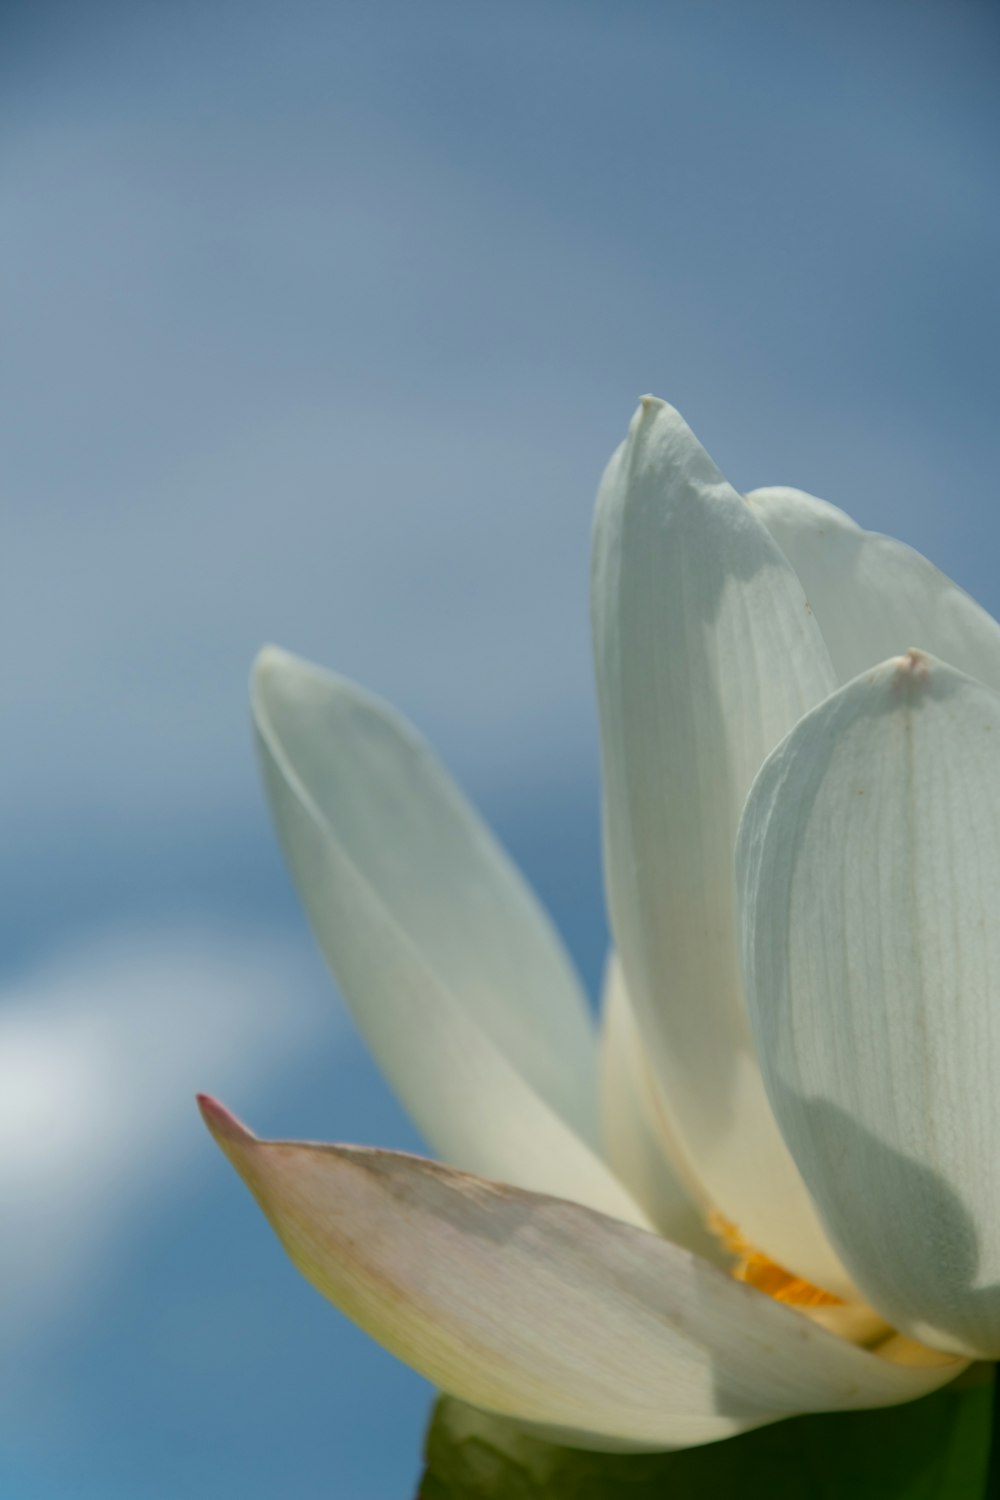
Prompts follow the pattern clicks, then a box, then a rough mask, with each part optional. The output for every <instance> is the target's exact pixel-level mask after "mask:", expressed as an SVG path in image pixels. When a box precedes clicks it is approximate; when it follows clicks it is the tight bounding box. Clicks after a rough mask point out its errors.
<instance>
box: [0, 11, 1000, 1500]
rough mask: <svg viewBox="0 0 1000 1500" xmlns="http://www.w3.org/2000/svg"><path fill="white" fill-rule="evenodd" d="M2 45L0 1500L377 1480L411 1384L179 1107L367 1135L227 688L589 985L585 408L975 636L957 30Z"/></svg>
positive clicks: (599, 461)
mask: <svg viewBox="0 0 1000 1500" xmlns="http://www.w3.org/2000/svg"><path fill="white" fill-rule="evenodd" d="M3 29H4V33H5V35H4V44H3V47H2V49H0V101H2V102H0V120H2V126H3V140H4V150H3V155H2V166H0V194H2V198H3V206H2V212H3V222H4V226H5V233H4V236H3V243H2V245H0V272H2V285H3V287H4V292H3V294H2V295H3V300H4V308H3V329H4V331H3V346H4V352H5V356H6V358H5V359H4V361H3V370H2V372H0V383H2V390H0V421H2V423H3V426H4V429H5V431H4V439H3V451H4V454H5V471H6V485H5V489H6V494H7V499H6V502H5V511H4V514H5V524H4V545H3V549H2V556H0V575H2V577H0V582H2V587H0V611H2V612H3V616H4V623H5V630H4V639H5V641H6V649H5V652H4V672H3V692H4V701H5V708H6V713H5V718H4V765H5V775H4V777H3V778H2V782H0V819H2V825H3V827H4V839H3V844H2V848H0V879H2V882H3V888H4V903H3V911H4V926H3V942H2V946H0V1200H2V1201H3V1202H4V1204H5V1207H4V1214H3V1218H4V1224H5V1231H4V1240H3V1242H2V1243H0V1335H2V1341H3V1347H4V1357H3V1364H2V1365H0V1493H3V1494H8V1493H9V1494H11V1495H16V1496H17V1497H18V1500H91V1497H93V1500H98V1497H99V1500H117V1497H119V1496H121V1497H128V1500H147V1497H148V1500H154V1497H156V1500H159V1497H164V1500H166V1497H168V1496H170V1497H176V1496H177V1495H179V1494H183V1495H184V1496H185V1497H192V1500H200V1497H206V1500H207V1497H212V1500H217V1497H219V1496H226V1495H229V1494H232V1495H239V1496H240V1497H241V1500H255V1497H258V1496H259V1497H261V1500H263V1497H272V1496H274V1495H276V1494H279V1493H280V1494H281V1495H282V1496H287V1497H288V1500H313V1497H317V1500H318V1497H320V1496H327V1495H331V1494H335V1493H336V1494H339V1493H343V1494H350V1495H351V1496H352V1497H356V1500H366V1497H369V1496H370V1497H372V1500H374V1497H376V1496H377V1497H384V1496H387V1495H406V1494H408V1493H409V1487H410V1486H411V1485H412V1480H413V1476H414V1474H415V1472H416V1469H417V1458H416V1452H417V1443H418V1438H419V1434H420V1431H421V1428H422V1424H423V1420H424V1415H425V1411H426V1407H427V1402H428V1398H429V1392H428V1390H427V1388H426V1387H425V1386H424V1385H423V1383H422V1382H420V1381H419V1380H418V1379H417V1378H416V1377H414V1376H412V1375H410V1374H409V1372H407V1371H405V1370H402V1369H401V1368H400V1367H399V1366H397V1365H396V1364H395V1363H394V1362H393V1361H392V1360H391V1359H390V1358H389V1357H388V1356H387V1355H384V1354H382V1352H381V1351H379V1350H377V1349H376V1348H375V1347H374V1346H372V1345H370V1344H369V1343H368V1341H367V1340H365V1339H364V1338H363V1337H362V1336H361V1335H360V1334H358V1333H357V1332H356V1331H355V1330H353V1329H352V1328H351V1327H350V1326H349V1325H348V1324H347V1323H346V1322H345V1321H344V1320H343V1319H341V1318H340V1317H339V1316H338V1315H337V1314H336V1313H335V1312H334V1311H333V1310H332V1309H330V1308H328V1307H327V1306H326V1305H325V1304H324V1303H322V1302H321V1301H320V1300H319V1299H318V1298H317V1297H316V1296H315V1294H313V1293H312V1292H311V1291H310V1289H309V1288H308V1287H306V1286H305V1284H304V1283H302V1282H300V1281H299V1280H298V1279H297V1278H296V1277H295V1275H294V1274H293V1273H292V1272H291V1270H290V1269H289V1268H288V1267H287V1265H286V1264H285V1262H284V1260H283V1258H282V1256H281V1254H280V1252H279V1250H278V1249H277V1246H276V1245H275V1243H274V1242H273V1241H272V1239H271V1237H270V1236H269V1233H268V1231H267V1230H266V1228H265V1226H264V1225H263V1223H262V1221H260V1219H259V1216H258V1214H257V1211H256V1210H255V1209H254V1207H253V1205H252V1204H251V1202H250V1200H249V1198H248V1196H247V1195H246V1194H245V1193H244V1192H243V1190H242V1189H241V1187H240V1185H239V1184H238V1183H237V1182H236V1181H235V1179H234V1178H233V1177H232V1174H231V1173H230V1172H229V1171H228V1169H226V1168H225V1167H224V1165H223V1163H222V1162H221V1160H220V1158H219V1157H218V1154H217V1153H216V1152H215V1151H214V1149H213V1148H212V1147H211V1145H210V1143H209V1142H208V1141H207V1139H206V1138H205V1137H204V1134H203V1132H202V1130H201V1127H200V1124H199V1122H198V1121H197V1117H196V1115H195V1113H194V1110H193V1107H192V1105H191V1095H192V1093H193V1091H194V1090H195V1089H196V1088H208V1089H211V1090H213V1091H215V1092H219V1093H222V1094H223V1095H224V1096H225V1097H226V1098H227V1100H228V1102H230V1103H231V1104H233V1105H234V1106H235V1107H237V1108H239V1109H240V1110H241V1112H243V1113H244V1114H245V1115H246V1116H247V1117H248V1118H249V1119H250V1120H251V1122H252V1123H254V1124H255V1125H256V1126H257V1128H259V1129H260V1130H261V1131H264V1132H268V1133H282V1134H291V1135H300V1136H313V1137H320V1138H323V1137H327V1138H341V1139H354V1140H362V1141H371V1142H378V1143H381V1144H387V1145H398V1146H409V1147H413V1146H415V1145H416V1144H417V1143H416V1140H415V1138H414V1136H413V1134H412V1132H411V1131H410V1128H409V1126H408V1124H407V1123H406V1121H405V1120H404V1118H403V1117H402V1115H401V1113H400V1112H399V1110H398V1109H397V1108H396V1106H395V1105H394V1104H393V1102H392V1101H391V1099H390V1098H389V1097H388V1095H387V1093H386V1091H385V1090H384V1088H383V1087H382V1085H381V1083H380V1081H379V1079H378V1076H377V1074H376V1073H375V1071H374V1069H373V1068H372V1066H371V1064H370V1063H369V1062H368V1061H367V1059H366V1058H365V1056H364V1054H363V1052H362V1050H361V1048H360V1046H359V1045H358V1043H357V1042H356V1040H355V1039H354V1037H353V1034H352V1032H351V1030H350V1026H349V1023H348V1021H347V1020H346V1019H345V1017H344V1014H343V1012H342V1009H341V1007H340V1003H339V1001H338V1000H337V998H336V996H335V994H334V993H333V991H332V989H331V987H330V985H329V984H328V982H327V980H326V978H325V975H324V973H323V971H322V968H321V965H320V963H319V960H318V959H317V958H316V956H315V955H314V954H313V951H312V948H311V946H310V943H309V940H308V937H307V935H306V933H305V931H304V926H303V923H302V920H301V918H300V917H299V914H298V911H297V908H296V906H295V903H294V901H293V899H292V897H291V895H290V893H289V890H288V888H287V885H286V882H285V879H284V875H283V872H282V870H281V868H280V865H279V862H278V858H277V855H276V852H275V850H274V848H273V846H272V842H271V837H270V831H269V829H268V827H267V824H266V819H265V815H264V811H263V807H262V802H261V798H260V795H259V792H258V788H257V784H256V775H255V769H254V765H253V759H252V754H251V748H250V742H249V735H248V729H247V713H246V707H245V682H246V675H247V670H248V666H249V662H250V660H251V658H252V656H253V654H254V652H255V650H256V649H257V647H258V645H259V644H260V643H261V642H263V641H264V640H268V639H272V640H277V641H279V642H280V643H281V644H283V645H285V646H288V647H290V648H292V649H294V650H297V651H299V652H302V653H303V654H306V655H309V656H312V657H314V658H316V659H318V660H321V661H324V662H326V663H328V664H329V665H331V666H335V667H336V668H338V669H339V670H341V671H343V672H346V673H348V674H350V675H353V676H356V677H358V678H360V679H362V680H363V681H364V682H366V683H367V684H368V685H370V686H372V687H374V688H376V689H377V690H379V691H380V692H382V693H383V694H385V695H386V696H388V697H390V698H391V699H393V700H394V701H395V702H397V703H398V704H400V705H401V706H402V707H403V708H404V709H405V710H406V711H407V712H408V713H409V714H410V715H411V716H412V717H413V718H414V719H415V720H416V721H417V722H418V723H419V725H420V726H421V728H422V729H423V730H424V731H425V732H426V733H428V734H429V735H430V737H431V738H432V740H433V741H434V742H435V743H436V745H437V746H438V748H439V749H440V751H441V752H442V754H443V756H444V758H445V759H446V760H447V762H448V763H449V764H450V765H451V766H452V768H453V769H454V771H455V773H456V774H457V775H458V777H459V779H460V780H461V782H462V783H463V785H464V786H465V787H466V788H467V789H468V790H469V791H470V793H471V794H472V795H473V796H474V798H475V800H476V801H477V802H478V803H479V805H480V806H481V807H482V808H483V809H484V810H485V812H486V814H487V816H488V817H489V818H490V820H491V822H492V823H493V824H494V826H495V827H496V828H497V829H498V830H499V832H500V833H501V836H502V837H503V838H504V840H505V841H506V843H507V844H508V846H509V847H510V848H511V849H512V850H513V851H514V853H515V854H516V856H517V857H518V858H519V859H520V860H521V862H522V864H523V865H524V866H525V868H526V869H527V870H528V872H529V874H530V876H531V877H532V879H533V880H534V881H535V883H536V885H537V886H538V887H539V889H540V890H541V891H542V893H543V895H544V896H545V898H546V900H547V901H548V902H549V904H550V907H551V909H552V910H553V912H554V914H555V916H556V919H557V921H558V923H559V925H560V927H561V928H562V931H563V933H564V935H565V936H566V939H567V941H568V942H569V944H570V947H571V949H572V951H573V952H574V954H575V955H576V957H577V959H578V961H579V963H580V965H581V968H582V970H583V972H584V975H585V977H586V979H587V981H588V984H589V985H590V986H591V988H593V987H594V985H595V983H596V978H597V974H598V971H599V967H600V962H601V957H602V953H603V949H604V945H605V927H604V917H603V912H602V905H601V892H600V873H599V864H598V860H599V852H598V844H597V760H596V749H595V740H594V719H593V705H592V692H591V682H590V663H589V654H588V621H587V556H588V545H589V530H590V514H591V505H592V498H593V493H594V489H595V485H596V481H597V478H598V476H599V474H600V470H601V468H602V466H603V464H604V462H605V460H606V458H607V456H608V454H609V453H610V451H611V449H612V448H613V447H614V445H615V444H616V443H617V441H618V440H619V438H620V436H621V435H622V433H623V431H624V427H625V425H626V423H627V421H628V418H629V415H630V413H631V410H632V407H633V406H634V403H635V400H636V398H637V397H638V395H640V394H641V393H642V392H643V391H645V390H653V391H655V392H657V393H658V394H660V395H663V396H666V397H667V398H669V399H671V400H673V401H674V402H675V403H676V404H677V405H679V406H680V407H681V408H682V410H683V411H684V412H685V414H686V415H687V416H688V417H689V419H690V421H691V422H692V424H693V426H694V427H695V429H696V431H697V432H698V433H699V435H700V436H701V437H702V438H703V440H704V441H705V442H706V444H707V446H708V447H709V449H710V451H711V452H712V453H713V455H714V456H715V457H716V459H717V460H718V461H719V462H720V464H721V465H722V466H723V468H724V469H725V470H726V472H727V473H728V474H729V476H730V478H731V479H732V480H733V481H734V482H735V483H736V484H737V485H739V486H741V487H743V488H751V487H753V486H754V485H758V484H762V483H768V482H771V483H791V484H799V485H802V486H803V487H805V488H808V489H812V490H813V491H814V492H815V493H818V494H821V495H823V496H825V497H826V498H828V499H831V500H834V501H836V502H837V503H839V504H841V505H843V506H844V507H845V508H847V509H848V510H850V511H852V513H853V514H855V515H856V516H857V518H858V519H859V520H861V521H862V522H863V523H864V524H866V525H869V526H873V527H877V528H881V529H885V530H889V531H893V532H895V533H896V534H898V535H901V536H903V537H905V538H906V540H908V541H910V542H911V543H913V544H914V545H916V546H918V547H919V548H920V549H921V550H922V551H925V552H926V553H928V554H929V555H930V556H931V557H932V558H933V559H934V560H935V561H936V562H938V563H939V565H941V566H943V567H944V568H945V569H946V570H947V571H949V572H950V573H952V574H953V575H954V576H956V577H957V578H958V579H959V580H960V581H961V582H962V583H963V584H964V585H965V586H966V587H967V588H969V589H970V590H971V591H972V592H974V593H975V594H976V595H977V596H978V597H979V598H981V599H982V601H983V602H984V603H985V604H986V605H987V606H988V607H989V608H991V609H992V610H993V611H994V612H997V611H998V610H1000V584H998V582H997V571H996V565H995V558H996V546H997V538H998V528H997V522H996V516H995V505H996V482H995V477H994V476H995V474H996V472H997V469H998V458H1000V452H998V449H1000V426H998V423H997V420H996V391H997V389H998V374H1000V371H998V363H1000V353H998V350H1000V339H998V333H1000V326H998V325H1000V282H998V279H997V275H996V267H997V265H998V264H1000V202H998V200H997V194H996V192H995V143H996V140H997V135H998V129H1000V101H998V99H997V96H996V88H995V80H996V69H997V62H998V52H1000V35H998V33H1000V24H998V18H997V14H996V11H995V9H994V8H993V7H991V6H989V5H987V4H986V3H985V0H982V3H978V4H973V3H962V0H957V3H953V4H951V5H949V6H947V7H942V6H939V5H937V4H930V3H920V0H880V3H877V4H872V3H870V0H865V3H860V0H857V3H852V0H847V3H840V4H837V5H832V4H829V5H824V4H808V3H807V4H803V3H801V0H780V3H779V0H760V3H755V4H753V5H746V4H744V3H737V0H730V3H723V0H720V3H713V4H705V3H703V0H698V3H695V0H691V3H680V0H664V3H662V4H656V5H654V4H640V3H636V4H629V3H625V4H615V5H611V4H608V3H605V4H597V3H577V4H568V3H566V4H559V3H553V0H541V3H536V4H532V5H528V4H521V3H514V4H497V3H495V4H485V3H484V4H469V3H464V4H459V3H451V4H449V3H441V0H424V3H422V4H420V5H413V4H405V3H402V0H400V3H386V4H382V3H378V4H369V5H362V4H360V3H357V4H331V5H318V4H311V3H306V0H285V3H284V4H283V5H281V6H280V7H279V6H275V5H265V4H260V3H242V4H236V3H229V0H214V3H212V0H209V3H201V4H197V5H195V4H184V3H178V4H173V5H170V6H159V5H154V4H150V3H140V4H130V5H125V4H120V5H111V4H104V5H102V4H100V3H98V4H94V5H90V6H87V7H80V6H73V5H70V4H62V5H60V4H54V3H49V4H47V3H45V0H39V3H37V4H35V5H33V6H30V7H29V6H23V7H19V8H12V9H11V10H9V11H8V12H7V13H6V15H5V19H4V22H3ZM8 1225H12V1226H14V1230H13V1232H11V1231H10V1230H9V1229H8V1228H7V1226H8Z"/></svg>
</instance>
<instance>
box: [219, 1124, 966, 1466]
mask: <svg viewBox="0 0 1000 1500" xmlns="http://www.w3.org/2000/svg"><path fill="white" fill-rule="evenodd" d="M216 1118H217V1116H215V1115H213V1121H214V1120H215V1119H216ZM217 1138H218V1139H219V1143H220V1145H221V1146H222V1147H223V1149H224V1150H225V1151H226V1153H227V1155H228V1156H229V1157H230V1159H231V1161H232V1162H233V1164H234V1166H235V1167H236V1168H237V1170H238V1171H239V1172H240V1174H241V1175H242V1176H243V1178H244V1180H245V1181H246V1183H247V1185H248V1186H249V1187H250V1189H251V1191H252V1192H253V1194H254V1196H255V1197H256V1198H257V1201H258V1202H259V1204H260V1206H261V1207H262V1209H263V1210H264V1212H265V1214H266V1215H267V1217H268V1218H269V1219H270V1221H271V1223H272V1225H273V1227H274V1229H275V1230H276V1231H277V1234H278V1237H279V1239H280V1240H281V1242H282V1244H283V1245H284V1247H285V1249H286V1250H287V1252H288V1254H289V1256H290V1257H291V1259H292V1261H293V1262H294V1263H295V1265H296V1266H297V1267H298V1269H299V1270H300V1271H301V1272H302V1273H303V1275H305V1276H306V1278H307V1279H308V1280H309V1281H311V1282H312V1283H313V1285H314V1286H316V1287H317V1288H318V1289H319V1290H320V1291H321V1292H322V1293H323V1294H324V1295H325V1296H326V1297H328V1298H329V1299H330V1300H331V1301H332V1302H333V1303H335V1304H336V1305H337V1306H338V1307H340V1308H341V1309H342V1310H343V1311H344V1312H346V1313H347V1314H348V1315H349V1316H350V1317H352V1318H353V1319H354V1320H355V1321H356V1322H357V1323H359V1324H360V1325H361V1326H362V1327H363V1328H365V1329H366V1330H367V1331H368V1332H369V1333H370V1334H371V1335H372V1336H373V1337H374V1338H376V1339H378V1340H379V1342H380V1343H382V1344H384V1345H385V1346H386V1347H387V1348H388V1349H390V1350H391V1351H392V1352H393V1353H394V1354H396V1355H397V1356H399V1358H401V1359H403V1360H405V1361H406V1362H407V1363H408V1364H410V1365H412V1366H413V1367H414V1369H416V1370H419V1371H420V1372H421V1374H423V1375H425V1376H426V1377H427V1378H428V1379H429V1380H432V1381H433V1382H434V1383H435V1384H436V1385H438V1386H439V1387H440V1388H441V1389H442V1390H444V1391H447V1392H449V1393H450V1394H452V1395H456V1396H460V1397H462V1398H463V1399H464V1400H466V1401H469V1402H471V1403H472V1404H473V1405H475V1406H479V1407H482V1408H484V1409H485V1410H488V1411H494V1412H497V1413H500V1414H502V1415H506V1416H510V1417H513V1418H515V1419H520V1420H521V1421H525V1422H531V1423H535V1424H540V1425H543V1426H545V1427H546V1428H548V1429H549V1430H555V1431H558V1432H559V1433H561V1434H563V1435H564V1436H569V1435H572V1437H573V1440H575V1441H578V1442H579V1441H580V1440H581V1438H583V1439H585V1440H586V1441H587V1442H588V1443H589V1445H590V1446H595V1447H622V1446H624V1447H634V1448H648V1449H656V1448H665V1447H674V1446H692V1445H695V1444H699V1443H706V1442H712V1441H714V1440H716V1439H718V1438H723V1437H728V1436H730V1435H731V1434H733V1433H736V1432H740V1431H743V1430H744V1429H746V1428H750V1427H756V1426H760V1425H761V1424H763V1423H765V1422H771V1421H775V1420H777V1419H778V1418H780V1417H783V1416H790V1415H792V1414H794V1413H797V1412H804V1411H811V1410H836V1409H843V1408H853V1407H865V1406H879V1405H885V1404H891V1403H895V1402H898V1401H905V1400H907V1399H910V1398H912V1397H914V1396H918V1395H921V1394H923V1393H924V1392H925V1391H928V1390H932V1389H934V1388H935V1387H936V1386H938V1385H941V1384H943V1383H945V1382H946V1381H948V1380H950V1379H952V1378H953V1377H954V1376H955V1375H956V1374H958V1373H959V1372H960V1370H961V1369H962V1368H963V1367H964V1366H963V1362H962V1361H960V1360H952V1359H943V1360H941V1361H940V1362H939V1363H938V1364H937V1365H936V1366H935V1367H925V1368H919V1369H918V1368H905V1367H903V1366H901V1365H897V1364H892V1363H890V1362H888V1361H887V1360H883V1359H880V1358H879V1357H878V1356H876V1355H874V1354H871V1353H868V1352H866V1351H865V1350H862V1349H859V1348H857V1347H855V1346H854V1345H851V1344H849V1343H847V1342H846V1341H844V1340H842V1339H840V1338H838V1337H836V1336H834V1335H832V1334H830V1333H828V1332H827V1331H826V1330H825V1329H822V1328H819V1327H817V1326H816V1325H815V1324H813V1323H811V1322H810V1321H809V1320H808V1319H807V1318H804V1317H802V1316H801V1315H800V1314H798V1313H796V1312H794V1311H792V1310H791V1309H790V1308H788V1307H784V1306H782V1305H781V1304H780V1303H778V1302H775V1301H772V1299H771V1298H769V1297H767V1296H765V1295H764V1294H763V1293H760V1292H757V1291H756V1290H754V1289H753V1288H752V1287H748V1286H744V1285H742V1284H740V1283H738V1282H736V1281H734V1280H732V1279H731V1278H730V1277H728V1276H727V1275H725V1274H723V1273H722V1272H720V1271H717V1270H716V1269H715V1268H714V1267H713V1266H711V1265H709V1264H708V1263H707V1262H705V1261H702V1260H700V1259H699V1258H698V1257H697V1256H695V1255H692V1254H691V1253H690V1252H689V1251H686V1250H682V1249H680V1248H679V1247H678V1246H676V1245H671V1244H670V1243H668V1242H667V1241H666V1240H663V1239H660V1238H659V1237H658V1236H657V1235H654V1234H649V1233H647V1232H645V1231H643V1230H639V1229H635V1228H633V1227H632V1226H630V1225H627V1224H623V1223H622V1222H620V1221H619V1220H615V1219H612V1218H609V1217H607V1216H605V1215H603V1214H599V1213H596V1212H594V1211H593V1210H591V1209H587V1208H584V1207H582V1206H581V1205H579V1204H575V1203H569V1202H566V1201H565V1200H562V1199H558V1198H551V1197H548V1196H543V1195H541V1194H536V1193H529V1192H524V1191H522V1190H521V1189H518V1188H512V1187H508V1186H506V1185H504V1184H502V1183H496V1182H490V1181H488V1180H486V1179H484V1178H481V1177H473V1176H470V1175H468V1174H466V1173H464V1172H458V1171H456V1170H455V1169H453V1168H450V1167H445V1166H441V1165H439V1164H438V1163H435V1162H430V1161H425V1160H423V1159H422V1158H420V1157H415V1156H406V1155H402V1154H400V1153H398V1152H392V1151H378V1150H372V1149H367V1148H363V1147H358V1146H323V1145H312V1144H302V1143H296V1142H290V1141H276V1142H273V1141H261V1140H258V1139H257V1138H256V1137H255V1136H252V1135H250V1134H247V1133H244V1132H243V1131H242V1127H237V1128H236V1133H235V1134H233V1133H231V1127H230V1125H229V1121H228V1117H226V1119H225V1127H224V1130H220V1133H219V1135H218V1137H217Z"/></svg>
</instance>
